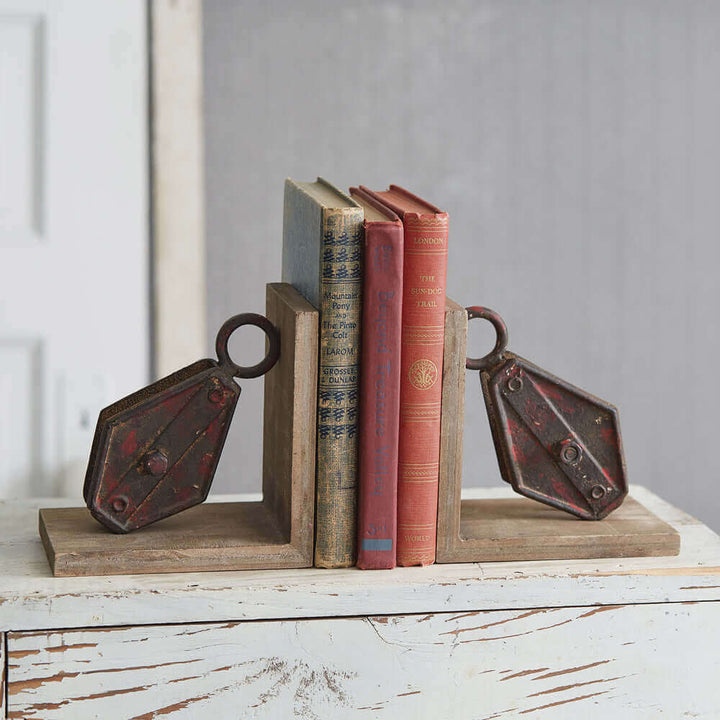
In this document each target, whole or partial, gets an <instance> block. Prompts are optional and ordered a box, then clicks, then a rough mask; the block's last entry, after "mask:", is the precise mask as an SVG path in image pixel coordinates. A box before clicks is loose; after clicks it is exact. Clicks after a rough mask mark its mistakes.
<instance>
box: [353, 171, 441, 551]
mask: <svg viewBox="0 0 720 720" xmlns="http://www.w3.org/2000/svg"><path fill="white" fill-rule="evenodd" d="M361 189H363V190H366V191H367V188H361ZM369 192H371V191H369ZM372 195H373V197H375V198H376V199H378V200H379V201H380V202H382V203H383V204H384V205H385V206H386V207H388V208H389V209H391V210H392V211H393V212H395V213H397V214H398V215H399V216H400V217H401V218H402V221H403V227H404V255H403V257H404V259H403V298H402V333H401V338H402V349H401V364H400V433H399V446H398V509H397V524H398V528H397V532H398V539H397V563H398V565H429V564H430V563H432V562H434V561H435V540H436V530H437V501H438V495H437V493H438V475H439V467H440V465H439V455H440V401H441V389H442V360H443V338H444V316H445V286H446V276H447V251H448V216H447V213H445V212H443V211H441V210H440V209H439V208H437V207H435V206H434V205H431V204H430V203H428V202H426V201H424V200H422V199H420V198H419V197H417V196H416V195H413V194H412V193H409V192H408V191H407V190H404V189H403V188H401V187H398V186H397V185H391V186H390V189H389V190H386V191H383V192H377V193H372Z"/></svg>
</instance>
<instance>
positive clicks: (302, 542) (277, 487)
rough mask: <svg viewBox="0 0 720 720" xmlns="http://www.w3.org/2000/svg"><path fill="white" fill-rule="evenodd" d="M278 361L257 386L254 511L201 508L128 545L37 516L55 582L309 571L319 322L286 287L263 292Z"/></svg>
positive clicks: (88, 521) (59, 512) (95, 529)
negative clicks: (259, 415) (259, 437)
mask: <svg viewBox="0 0 720 720" xmlns="http://www.w3.org/2000/svg"><path fill="white" fill-rule="evenodd" d="M266 300H267V307H266V314H267V317H268V319H269V320H270V321H271V322H272V323H273V324H274V325H276V327H277V328H278V329H279V331H280V337H281V348H280V358H279V359H278V362H277V363H276V364H275V366H274V367H273V368H272V369H271V370H270V371H269V372H268V373H267V375H266V376H265V381H264V382H265V423H264V427H265V439H264V469H263V473H264V477H263V501H262V502H261V503H258V502H253V503H225V504H204V505H198V506H196V507H193V508H190V509H189V510H187V511H185V512H183V513H180V514H178V515H174V516H172V517H169V518H166V519H165V520H162V521H160V522H158V523H155V524H154V525H151V526H150V527H147V528H143V529H142V530H140V531H138V532H134V533H129V534H127V535H116V534H113V533H110V532H108V531H107V530H105V528H103V527H102V526H100V525H99V524H98V523H96V522H95V521H94V520H93V519H92V517H91V516H90V513H89V512H88V511H87V509H85V508H46V509H42V510H40V518H39V524H40V537H41V538H42V542H43V545H44V547H45V550H46V553H47V557H48V561H49V563H50V566H51V568H52V570H53V573H54V574H55V575H56V576H79V575H117V574H130V573H167V572H203V571H207V570H245V569H268V568H296V567H309V566H311V565H312V550H313V517H314V496H315V412H316V410H315V408H316V401H315V398H316V387H317V352H318V350H317V348H318V345H317V323H318V313H317V311H316V310H315V309H314V308H313V307H312V305H310V304H309V303H308V302H307V301H306V300H305V299H304V298H303V297H302V296H301V295H300V293H298V292H297V290H295V289H294V288H293V287H291V286H290V285H288V284H286V283H274V284H270V285H268V286H267V298H266Z"/></svg>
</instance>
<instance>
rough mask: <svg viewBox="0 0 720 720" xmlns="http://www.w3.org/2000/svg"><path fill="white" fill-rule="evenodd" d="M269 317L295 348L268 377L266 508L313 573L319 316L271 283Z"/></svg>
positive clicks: (292, 292)
mask: <svg viewBox="0 0 720 720" xmlns="http://www.w3.org/2000/svg"><path fill="white" fill-rule="evenodd" d="M288 310H289V311H290V312H288ZM265 313H266V315H267V317H268V318H269V320H270V321H271V322H272V323H273V324H274V325H275V326H276V327H277V328H278V330H279V331H280V337H282V338H290V342H285V343H283V346H282V347H281V349H280V358H279V359H278V362H277V363H276V365H275V367H273V369H272V370H270V372H269V373H267V375H266V376H265V406H264V418H263V486H262V487H263V502H264V503H265V505H266V507H267V508H268V509H269V510H270V511H271V513H272V514H273V516H274V517H275V518H277V521H278V524H279V525H280V528H281V530H282V531H283V533H284V534H285V536H286V538H287V542H288V543H289V544H290V546H291V547H292V548H293V550H294V551H295V552H296V553H297V554H298V555H299V558H300V560H301V561H302V565H300V567H310V566H311V565H312V563H313V539H314V520H315V445H316V442H315V423H316V414H317V372H318V367H317V365H318V340H317V338H318V312H317V310H316V309H315V308H314V307H313V306H312V305H311V304H310V303H309V302H308V301H307V300H305V298H304V297H303V296H302V295H301V294H300V293H299V292H298V291H297V290H296V289H295V288H294V287H292V285H288V284H287V283H271V284H269V285H267V286H266V292H265ZM293 339H294V341H293ZM288 567H289V566H288Z"/></svg>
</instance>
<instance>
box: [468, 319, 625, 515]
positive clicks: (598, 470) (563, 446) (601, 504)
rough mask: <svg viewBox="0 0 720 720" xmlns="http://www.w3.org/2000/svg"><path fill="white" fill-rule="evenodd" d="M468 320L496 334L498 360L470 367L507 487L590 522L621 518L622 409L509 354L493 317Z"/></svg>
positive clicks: (503, 332)
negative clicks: (479, 322) (483, 321)
mask: <svg viewBox="0 0 720 720" xmlns="http://www.w3.org/2000/svg"><path fill="white" fill-rule="evenodd" d="M467 312H468V318H469V319H473V318H483V319H486V320H488V321H490V322H491V323H492V324H493V326H494V327H495V330H496V333H497V341H496V344H495V347H494V348H493V350H492V352H490V353H489V354H488V355H486V356H485V357H483V358H479V359H474V358H468V359H467V363H466V367H467V368H469V369H471V370H479V371H480V379H481V382H482V390H483V396H484V397H485V405H486V408H487V412H488V417H489V419H490V427H491V429H492V435H493V441H494V443H495V450H496V453H497V457H498V464H499V465H500V472H501V474H502V477H503V479H504V480H505V481H506V482H508V483H510V485H512V487H513V489H514V490H515V491H516V492H518V493H520V494H521V495H525V496H527V497H529V498H533V499H534V500H538V501H540V502H543V503H546V504H547V505H552V506H553V507H556V508H558V509H560V510H565V511H566V512H569V513H572V514H573V515H577V516H578V517H581V518H584V519H586V520H599V519H601V518H603V517H605V516H606V515H608V514H609V513H610V512H612V511H613V510H615V508H617V507H618V506H619V505H620V504H621V503H622V501H623V499H624V498H625V496H626V495H627V490H628V486H627V476H626V470H625V461H624V458H623V451H622V440H621V436H620V426H619V421H618V412H617V409H616V408H615V407H614V406H613V405H611V404H610V403H607V402H605V401H604V400H600V399H599V398H596V397H594V396H592V395H590V394H589V393H587V392H585V391H584V390H581V389H579V388H577V387H574V386H573V385H570V384H569V383H567V382H565V381H564V380H561V379H560V378H557V377H555V376H554V375H551V374H550V373H549V372H547V371H545V370H543V369H541V368H539V367H537V366H536V365H533V364H532V363H530V362H528V361H527V360H525V359H523V358H521V357H519V356H518V355H515V354H513V353H510V352H507V351H506V346H507V339H508V336H507V329H506V327H505V323H504V322H503V320H502V318H500V316H499V315H498V314H497V313H495V312H494V311H493V310H489V309H488V308H482V307H469V308H467Z"/></svg>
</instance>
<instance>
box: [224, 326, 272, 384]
mask: <svg viewBox="0 0 720 720" xmlns="http://www.w3.org/2000/svg"><path fill="white" fill-rule="evenodd" d="M243 325H255V327H259V328H260V329H261V330H262V331H263V332H264V333H265V336H266V337H267V339H268V350H267V353H266V354H265V357H264V358H263V359H262V360H261V361H260V362H259V363H258V364H257V365H251V366H249V367H245V366H243V365H236V364H235V363H234V362H233V361H232V360H231V359H230V355H229V354H228V340H229V339H230V336H231V335H232V334H233V333H234V332H235V330H237V329H238V328H239V327H242V326H243ZM215 352H217V356H218V360H219V361H220V364H221V365H222V366H223V367H225V368H227V369H229V370H231V371H232V374H233V376H234V377H237V378H255V377H260V376H261V375H264V374H265V373H266V372H267V371H268V370H270V368H271V367H272V366H273V365H274V364H275V363H276V362H277V359H278V357H280V335H279V333H278V331H277V328H276V327H275V326H274V325H273V324H272V323H271V322H270V321H269V320H268V319H267V318H266V317H265V316H264V315H258V314H257V313H241V314H240V315H234V316H233V317H231V318H230V319H229V320H226V321H225V322H224V323H223V325H222V327H221V328H220V330H218V334H217V338H216V339H215Z"/></svg>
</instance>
